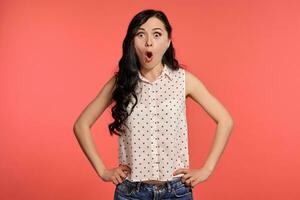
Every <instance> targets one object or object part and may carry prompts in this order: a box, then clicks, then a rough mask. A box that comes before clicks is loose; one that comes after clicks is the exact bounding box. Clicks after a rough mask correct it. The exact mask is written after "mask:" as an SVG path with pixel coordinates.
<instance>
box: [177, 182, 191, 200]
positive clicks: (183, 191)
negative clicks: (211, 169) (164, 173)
mask: <svg viewBox="0 0 300 200" xmlns="http://www.w3.org/2000/svg"><path fill="white" fill-rule="evenodd" d="M191 193H192V188H191V187H189V186H185V185H181V186H179V187H176V188H173V194H174V196H175V197H183V196H187V195H191Z"/></svg>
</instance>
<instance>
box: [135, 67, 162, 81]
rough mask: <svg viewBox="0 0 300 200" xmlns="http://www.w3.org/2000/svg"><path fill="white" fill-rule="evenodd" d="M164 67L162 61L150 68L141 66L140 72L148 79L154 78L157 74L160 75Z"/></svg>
mask: <svg viewBox="0 0 300 200" xmlns="http://www.w3.org/2000/svg"><path fill="white" fill-rule="evenodd" d="M163 69H164V65H163V64H162V63H160V64H158V65H156V66H155V67H153V68H152V69H147V68H145V67H141V69H140V72H141V74H142V75H143V76H144V77H145V78H146V79H148V80H155V79H156V78H157V77H158V76H159V75H161V73H162V71H163Z"/></svg>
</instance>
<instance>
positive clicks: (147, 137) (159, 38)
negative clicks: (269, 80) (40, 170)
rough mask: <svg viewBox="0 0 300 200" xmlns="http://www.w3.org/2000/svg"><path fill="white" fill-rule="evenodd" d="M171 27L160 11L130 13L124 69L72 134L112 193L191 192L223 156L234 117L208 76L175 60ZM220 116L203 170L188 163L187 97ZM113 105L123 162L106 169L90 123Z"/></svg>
mask: <svg viewBox="0 0 300 200" xmlns="http://www.w3.org/2000/svg"><path fill="white" fill-rule="evenodd" d="M171 33H172V28H171V25H170V23H169V21H168V19H167V17H166V15H165V14H164V13H163V12H162V11H159V10H152V9H148V10H143V11H141V12H140V13H138V14H136V15H135V16H134V17H133V19H132V20H131V22H130V24H129V26H128V30H127V34H126V37H125V39H124V42H123V55H122V58H121V59H120V61H119V71H118V72H117V73H116V74H115V75H114V76H113V77H112V78H111V79H110V80H109V81H107V83H106V84H105V85H104V86H103V88H102V89H101V91H100V92H99V94H98V95H97V96H96V98H95V99H94V100H93V101H92V102H91V103H90V104H89V105H88V106H87V107H86V108H85V110H84V111H83V112H82V113H81V115H80V116H79V117H78V119H77V120H76V122H75V124H74V133H75V135H76V137H77V139H78V141H79V143H80V145H81V148H82V149H83V151H84V152H85V154H86V156H87V157H88V159H89V160H90V162H91V164H92V165H93V167H94V168H95V170H96V172H97V173H98V174H99V176H100V177H101V179H102V180H103V181H110V182H113V183H114V184H115V185H116V188H115V194H114V199H115V200H118V199H123V200H125V199H145V200H147V199H182V200H184V199H186V200H188V199H193V190H192V188H194V187H195V186H196V185H197V184H199V183H200V182H203V181H205V180H206V179H207V178H208V177H209V176H210V175H211V173H212V171H213V169H214V168H215V165H216V163H217V161H218V160H219V158H220V156H221V154H222V152H223V150H224V148H225V145H226V142H227V140H228V137H229V135H230V133H231V130H232V127H233V120H232V118H231V116H230V114H229V113H228V111H227V110H226V109H225V108H224V107H223V106H222V104H221V103H220V102H219V101H218V100H217V99H216V98H215V97H213V96H212V95H211V94H210V93H209V91H208V90H207V89H206V87H205V86H204V85H203V83H202V82H201V81H200V80H199V79H198V78H197V77H196V76H194V75H193V74H192V73H190V72H188V71H187V70H185V69H184V68H183V67H182V66H180V65H179V64H178V61H177V60H176V58H175V50H174V48H173V45H172V37H171ZM187 97H191V98H192V99H193V100H194V101H196V102H197V103H198V104H199V105H201V106H202V107H203V108H204V109H205V110H206V111H207V113H208V114H209V115H210V116H211V117H212V118H213V119H214V120H215V121H216V122H217V131H216V137H215V140H214V144H213V148H212V150H211V152H210V154H209V156H208V159H207V160H206V162H205V163H204V165H203V167H201V168H200V169H190V168H189V151H188V134H187V122H186V107H185V105H186V104H185V102H186V98H187ZM113 102H114V103H115V104H114V106H113V107H112V110H111V111H112V117H113V118H114V121H113V122H112V123H111V124H109V126H108V128H109V131H110V134H111V135H113V134H116V135H118V137H119V166H118V167H115V168H111V169H107V168H106V166H104V163H103V162H102V160H101V158H100V156H99V155H98V154H97V152H96V149H95V147H94V143H93V140H92V138H91V133H90V128H91V126H92V125H93V124H94V122H95V121H96V120H97V119H98V118H99V117H100V116H101V114H102V113H103V112H104V110H105V109H106V108H107V107H108V106H109V105H111V104H112V103H113Z"/></svg>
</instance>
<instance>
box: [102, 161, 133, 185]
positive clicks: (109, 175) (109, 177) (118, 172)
mask: <svg viewBox="0 0 300 200" xmlns="http://www.w3.org/2000/svg"><path fill="white" fill-rule="evenodd" d="M130 172H131V169H130V167H129V166H127V165H119V166H118V167H115V168H113V169H105V170H104V172H103V174H102V176H100V177H101V179H102V180H103V181H105V182H109V181H111V182H113V184H115V185H117V184H119V183H122V182H123V181H124V179H125V178H126V177H127V174H128V173H130Z"/></svg>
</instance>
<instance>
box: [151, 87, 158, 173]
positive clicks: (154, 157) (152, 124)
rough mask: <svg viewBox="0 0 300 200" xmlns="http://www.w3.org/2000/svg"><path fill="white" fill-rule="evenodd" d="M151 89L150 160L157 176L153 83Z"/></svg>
mask: <svg viewBox="0 0 300 200" xmlns="http://www.w3.org/2000/svg"><path fill="white" fill-rule="evenodd" d="M150 88H151V89H150V90H149V92H150V104H151V106H150V109H151V118H152V120H151V127H152V128H151V149H152V150H153V151H151V152H152V161H153V165H152V167H153V170H154V174H155V175H156V177H159V166H158V164H159V159H158V155H159V154H158V144H157V135H156V132H155V130H156V121H157V119H156V110H157V109H156V103H155V98H156V92H155V84H152V85H151V87H150Z"/></svg>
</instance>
